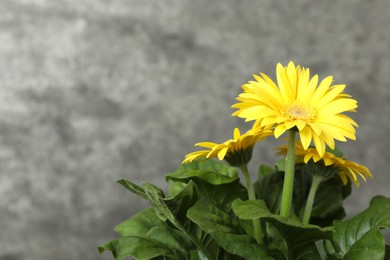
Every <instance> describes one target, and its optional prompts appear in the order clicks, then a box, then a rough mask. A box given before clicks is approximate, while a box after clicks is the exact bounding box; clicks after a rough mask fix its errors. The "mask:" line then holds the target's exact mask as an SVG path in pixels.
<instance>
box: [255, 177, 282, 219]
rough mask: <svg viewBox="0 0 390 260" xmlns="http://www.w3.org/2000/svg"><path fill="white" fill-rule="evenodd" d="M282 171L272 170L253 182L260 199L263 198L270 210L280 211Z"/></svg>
mask: <svg viewBox="0 0 390 260" xmlns="http://www.w3.org/2000/svg"><path fill="white" fill-rule="evenodd" d="M283 177H284V173H283V172H274V173H272V174H267V175H265V176H263V177H260V178H259V180H258V181H257V182H256V183H255V185H254V186H255V191H256V193H257V195H258V196H259V198H260V199H262V200H264V201H265V203H266V204H267V208H269V209H270V210H271V211H272V212H274V213H277V212H279V211H280V201H281V198H282V190H283Z"/></svg>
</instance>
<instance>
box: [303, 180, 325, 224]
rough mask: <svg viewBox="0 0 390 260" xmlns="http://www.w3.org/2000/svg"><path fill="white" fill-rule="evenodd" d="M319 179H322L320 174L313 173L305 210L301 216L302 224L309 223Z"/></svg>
mask: <svg viewBox="0 0 390 260" xmlns="http://www.w3.org/2000/svg"><path fill="white" fill-rule="evenodd" d="M321 181H322V177H321V176H320V175H318V174H314V175H313V179H312V182H311V186H310V191H309V195H308V197H307V201H306V206H305V211H304V213H303V218H302V223H303V224H309V221H310V216H311V211H312V209H313V204H314V199H315V196H316V193H317V190H318V187H319V186H320V183H321Z"/></svg>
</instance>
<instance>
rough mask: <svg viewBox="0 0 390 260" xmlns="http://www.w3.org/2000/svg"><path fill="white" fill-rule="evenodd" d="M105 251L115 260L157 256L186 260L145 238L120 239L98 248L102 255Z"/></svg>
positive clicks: (143, 258)
mask: <svg viewBox="0 0 390 260" xmlns="http://www.w3.org/2000/svg"><path fill="white" fill-rule="evenodd" d="M105 250H109V251H111V252H112V255H113V256H114V257H115V259H117V260H122V259H123V258H124V257H126V256H134V257H135V258H136V259H139V260H147V259H152V258H155V257H158V256H165V257H168V259H178V260H179V259H183V258H184V259H186V258H185V257H184V256H180V255H179V254H176V252H175V251H174V250H172V249H170V248H167V247H166V246H165V245H163V244H161V243H160V242H159V241H155V240H153V239H148V238H145V237H135V236H126V237H120V238H118V239H115V240H113V241H110V242H108V243H105V244H103V245H102V246H100V247H99V253H103V252H104V251H105Z"/></svg>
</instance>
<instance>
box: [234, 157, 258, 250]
mask: <svg viewBox="0 0 390 260" xmlns="http://www.w3.org/2000/svg"><path fill="white" fill-rule="evenodd" d="M239 168H240V169H241V172H242V174H243V175H244V177H245V182H246V188H247V190H248V198H249V200H256V194H255V190H254V188H253V184H252V181H251V177H250V175H249V171H248V166H247V164H244V165H242V166H240V167H239ZM252 222H253V230H254V233H255V239H256V242H257V243H258V244H260V245H261V244H263V234H262V230H261V225H260V221H259V220H258V219H254V220H252Z"/></svg>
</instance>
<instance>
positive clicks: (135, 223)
mask: <svg viewBox="0 0 390 260" xmlns="http://www.w3.org/2000/svg"><path fill="white" fill-rule="evenodd" d="M157 226H160V227H164V226H165V224H164V222H163V221H161V219H160V218H158V217H157V215H156V213H155V212H154V210H153V208H147V209H144V210H142V211H140V212H138V213H137V214H135V215H134V216H132V217H131V218H129V219H127V220H125V221H124V222H122V223H120V224H119V225H117V226H116V227H115V228H114V230H115V231H116V232H118V233H119V234H121V235H122V236H141V235H143V234H146V233H147V232H149V230H151V229H152V228H153V227H157Z"/></svg>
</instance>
